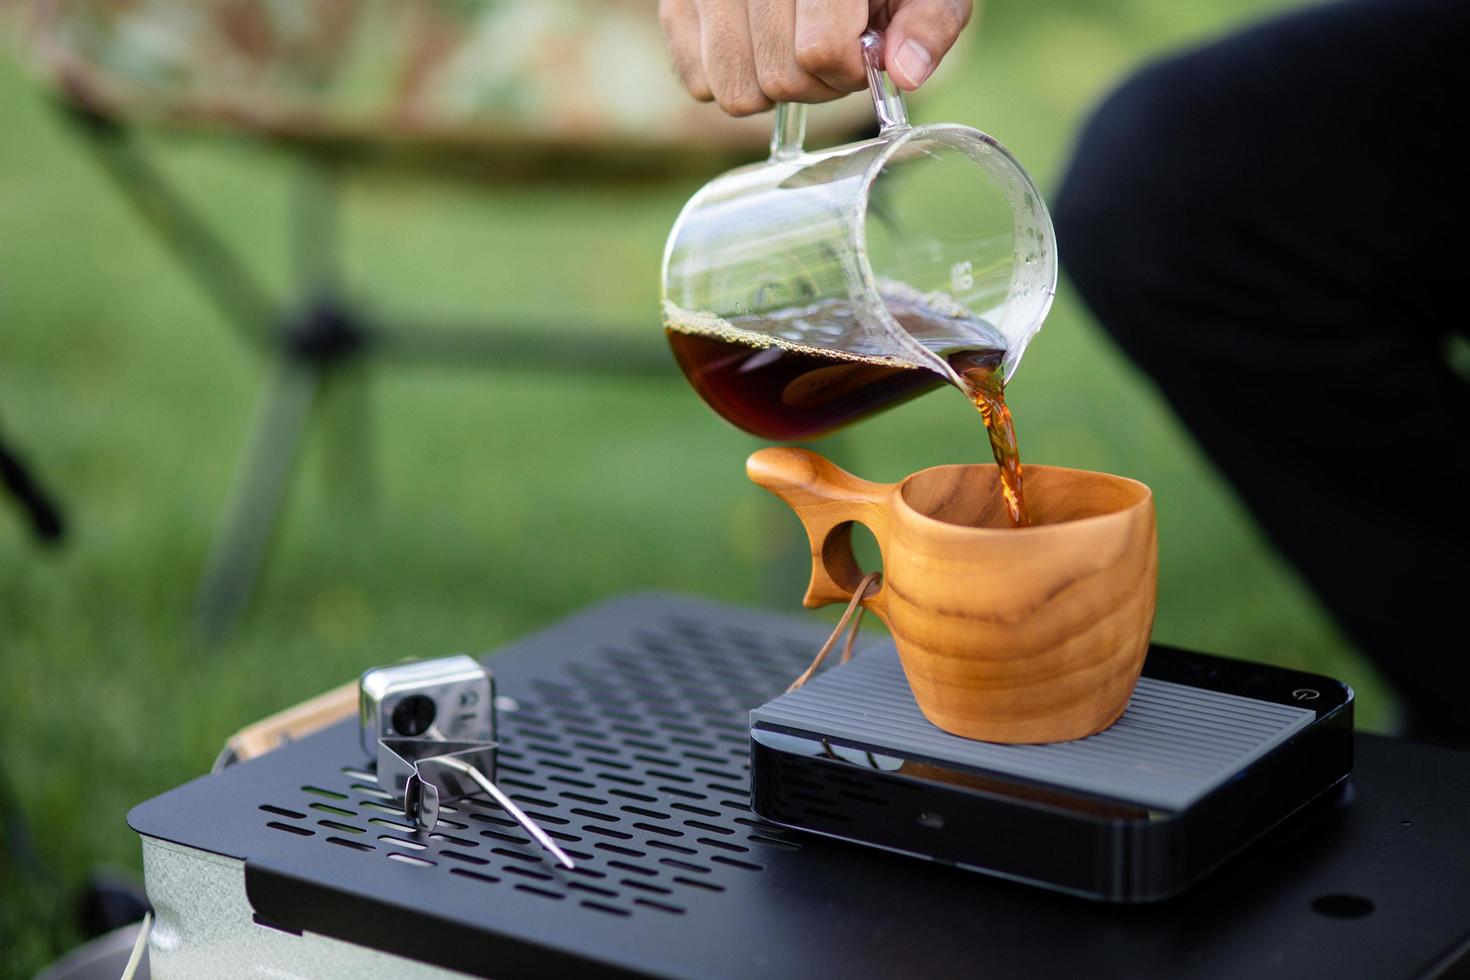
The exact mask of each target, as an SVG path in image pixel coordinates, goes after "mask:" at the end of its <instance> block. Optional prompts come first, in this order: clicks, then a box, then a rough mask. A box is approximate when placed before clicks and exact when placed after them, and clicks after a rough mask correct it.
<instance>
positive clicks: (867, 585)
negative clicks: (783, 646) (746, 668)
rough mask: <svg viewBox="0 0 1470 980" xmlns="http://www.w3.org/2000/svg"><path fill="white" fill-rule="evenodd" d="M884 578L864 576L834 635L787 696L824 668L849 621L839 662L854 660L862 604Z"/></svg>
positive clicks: (794, 682)
mask: <svg viewBox="0 0 1470 980" xmlns="http://www.w3.org/2000/svg"><path fill="white" fill-rule="evenodd" d="M882 578H883V574H882V573H881V572H869V573H868V574H866V575H864V576H863V580H862V581H861V582H859V583H858V587H857V588H856V589H854V590H853V593H852V598H851V599H850V600H848V603H847V609H846V610H844V611H843V613H842V618H841V619H839V620H838V621H837V626H836V628H834V629H833V630H832V635H831V636H829V637H827V642H826V643H823V644H822V649H820V650H818V651H817V655H816V657H814V658H813V659H812V662H811V666H809V667H807V669H806V670H804V671H802V673H801V676H800V677H798V678H797V679H796V680H794V681H792V682H791V686H790V687H788V688H787V689H786V693H787V694H790V693H791V692H792V691H795V690H796V689H797V688H799V687H801V686H802V685H803V684H805V683H806V682H807V681H809V680H811V679H812V675H813V674H815V673H816V672H817V668H818V667H820V666H822V661H823V660H826V659H827V654H829V653H831V652H832V648H833V647H834V646H836V645H837V638H838V637H839V636H841V635H842V633H843V631H844V630H847V624H848V621H849V620H851V621H852V629H851V630H848V632H847V642H846V643H844V644H843V645H842V659H841V660H840V661H838V662H839V663H844V664H845V663H847V662H848V661H849V660H851V659H852V645H853V643H855V642H856V641H857V635H858V629H859V628H860V627H861V626H862V625H863V612H864V609H863V607H862V605H861V603H862V601H863V600H864V599H866V598H867V597H868V594H869V590H870V589H873V587H874V586H877V585H878V584H879V582H880V581H881V580H882ZM875 591H876V590H875ZM854 612H856V614H857V616H856V618H854V616H853V613H854Z"/></svg>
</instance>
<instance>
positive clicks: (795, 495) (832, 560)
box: [745, 447, 893, 618]
mask: <svg viewBox="0 0 1470 980" xmlns="http://www.w3.org/2000/svg"><path fill="white" fill-rule="evenodd" d="M745 474H746V475H747V476H749V477H750V479H751V480H752V481H753V482H755V483H756V484H757V485H759V486H762V487H764V488H765V489H767V490H769V491H771V492H772V493H774V494H775V495H776V496H778V497H780V498H781V499H782V500H784V501H786V503H787V504H788V505H790V507H791V509H792V510H794V511H795V512H796V516H797V517H798V518H800V519H801V523H802V526H803V527H805V528H806V536H807V540H808V542H810V544H811V549H812V580H811V584H810V585H808V586H807V590H806V597H805V598H804V599H803V600H802V604H803V605H805V606H806V607H807V608H809V609H815V608H817V607H818V606H826V605H830V604H831V603H834V602H848V601H849V600H851V599H852V594H853V591H854V590H856V589H857V587H858V583H859V582H861V581H862V578H863V571H862V569H861V568H859V567H858V563H857V559H856V558H854V557H853V554H852V523H853V521H861V522H862V523H863V524H866V525H867V527H868V529H869V530H871V531H872V532H873V536H874V537H876V538H877V539H878V549H879V551H880V552H881V551H883V550H884V548H885V547H886V542H887V539H888V504H887V498H888V496H889V494H890V493H892V492H893V484H891V483H870V482H869V481H867V480H863V479H859V478H858V477H855V476H853V475H852V474H851V473H849V472H847V471H846V470H844V469H842V468H841V467H839V466H836V465H834V464H832V463H830V462H828V461H827V460H825V459H823V458H822V457H821V456H818V455H817V454H816V453H814V452H811V451H810V450H807V449H793V448H789V447H772V448H770V449H761V450H758V451H756V452H754V453H752V454H751V456H750V458H749V459H748V460H746V461H745ZM887 596H888V591H887V589H879V590H878V591H877V592H875V593H874V594H873V595H871V596H869V597H868V598H867V599H865V600H864V601H863V605H864V606H867V607H868V608H869V609H872V610H873V611H874V612H876V613H878V615H879V616H883V615H884V611H885V610H884V603H885V600H886V599H887ZM885 618H886V617H885Z"/></svg>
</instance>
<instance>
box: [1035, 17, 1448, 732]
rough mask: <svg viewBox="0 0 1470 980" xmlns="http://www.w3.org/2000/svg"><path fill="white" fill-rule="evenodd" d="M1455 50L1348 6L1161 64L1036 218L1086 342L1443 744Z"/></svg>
mask: <svg viewBox="0 0 1470 980" xmlns="http://www.w3.org/2000/svg"><path fill="white" fill-rule="evenodd" d="M1467 42H1470V4H1467V3H1463V2H1460V0H1349V2H1340V3H1332V4H1327V5H1324V6H1320V7H1314V8H1309V9H1306V10H1302V11H1299V12H1295V13H1292V14H1289V15H1286V16H1284V17H1281V18H1279V19H1276V20H1274V21H1270V22H1268V23H1264V24H1261V25H1257V26H1255V27H1252V28H1250V29H1248V30H1246V31H1243V32H1241V33H1239V34H1237V35H1234V36H1231V37H1228V38H1226V39H1224V40H1222V41H1219V42H1217V43H1214V44H1211V45H1209V46H1207V47H1204V48H1201V49H1198V50H1194V51H1190V52H1186V53H1184V54H1182V55H1179V56H1177V57H1174V58H1170V59H1167V60H1165V61H1163V62H1160V63H1158V64H1155V65H1153V66H1150V67H1148V68H1146V69H1144V70H1143V71H1142V72H1140V73H1139V74H1137V75H1135V76H1134V77H1133V78H1132V79H1130V80H1129V81H1128V82H1126V83H1125V84H1124V85H1123V86H1121V87H1120V88H1119V89H1118V90H1117V91H1116V92H1115V93H1114V94H1113V95H1112V96H1111V97H1109V98H1108V99H1107V100H1106V101H1105V102H1104V103H1103V105H1102V106H1101V107H1100V108H1099V109H1098V110H1097V111H1096V113H1095V114H1094V116H1093V118H1092V119H1091V121H1090V122H1089V123H1088V125H1087V126H1086V128H1085V129H1084V131H1083V133H1082V136H1081V138H1080V140H1079V143H1078V146H1077V149H1076V153H1075V159H1074V161H1073V163H1072V166H1071V169H1070V172H1069V173H1068V175H1067V177H1066V180H1065V181H1064V185H1063V187H1062V189H1061V192H1060V194H1059V195H1058V197H1057V200H1056V208H1055V217H1056V221H1057V240H1058V246H1059V249H1060V251H1061V255H1062V259H1063V263H1064V265H1065V267H1066V269H1067V271H1068V273H1069V275H1070V277H1071V278H1072V280H1073V282H1074V284H1075V285H1076V287H1077V288H1078V289H1079V290H1080V291H1081V293H1082V296H1083V297H1084V299H1085V300H1086V301H1087V303H1088V304H1089V305H1090V306H1091V308H1092V310H1093V312H1094V313H1095V314H1096V316H1097V318H1098V319H1099V320H1100V322H1101V323H1102V325H1103V326H1104V328H1105V329H1106V330H1107V331H1108V332H1109V333H1110V334H1111V335H1112V336H1113V337H1114V338H1115V339H1116V340H1117V342H1118V343H1119V344H1120V345H1121V346H1122V347H1123V348H1124V349H1125V350H1126V351H1127V352H1128V353H1129V355H1130V356H1132V357H1133V358H1134V359H1135V360H1136V361H1137V363H1138V364H1139V365H1140V366H1141V367H1142V368H1143V369H1144V370H1145V371H1146V372H1147V373H1148V374H1149V375H1150V376H1151V377H1152V378H1153V380H1154V381H1155V383H1156V384H1157V385H1158V386H1159V388H1160V389H1161V391H1162V392H1163V394H1164V395H1165V396H1166V397H1167V398H1168V400H1169V401H1170V403H1171V404H1172V405H1173V406H1174V408H1175V410H1176V411H1177V412H1178V413H1179V415H1180V417H1181V418H1182V419H1183V421H1184V423H1185V424H1186V425H1187V426H1188V428H1189V429H1190V431H1191V432H1192V433H1193V434H1194V435H1195V437H1196V438H1197V439H1198V440H1199V441H1200V443H1201V444H1202V445H1203V447H1204V448H1205V450H1206V452H1207V453H1208V454H1209V456H1210V457H1211V458H1212V459H1213V460H1214V462H1215V463H1216V464H1217V465H1218V466H1219V467H1220V469H1221V470H1222V471H1223V472H1224V474H1225V476H1226V477H1227V479H1228V480H1229V481H1230V482H1231V483H1232V484H1233V485H1234V487H1235V488H1236V489H1237V491H1238V492H1239V493H1240V495H1241V497H1242V498H1243V499H1244V500H1245V502H1246V504H1247V505H1248V506H1249V507H1250V508H1251V510H1252V511H1253V512H1254V514H1255V515H1256V517H1257V518H1258V520H1259V521H1260V522H1261V524H1262V525H1263V526H1264V528H1265V529H1266V531H1267V533H1268V534H1269V535H1270V536H1271V538H1272V539H1273V540H1274V541H1275V543H1276V544H1277V545H1278V546H1279V547H1280V549H1281V550H1282V551H1283V552H1284V553H1285V555H1286V556H1287V557H1288V558H1289V559H1290V560H1291V561H1292V562H1293V563H1294V564H1295V565H1296V566H1297V568H1298V569H1299V570H1300V571H1301V572H1302V574H1303V575H1304V577H1305V578H1306V580H1307V581H1308V582H1309V583H1310V585H1311V586H1312V587H1313V588H1314V589H1315V590H1316V592H1317V593H1318V594H1319V595H1320V596H1321V598H1322V599H1323V601H1324V602H1325V603H1326V605H1327V606H1328V608H1329V609H1330V610H1331V611H1332V612H1333V613H1334V615H1335V616H1336V617H1337V618H1338V620H1339V621H1340V622H1341V624H1342V625H1343V626H1344V628H1345V629H1346V630H1347V631H1348V633H1349V634H1350V635H1351V636H1352V637H1353V638H1354V640H1355V641H1356V642H1357V643H1358V644H1359V645H1360V646H1361V647H1362V648H1363V649H1364V650H1365V651H1366V652H1367V653H1368V654H1369V655H1370V656H1371V657H1372V658H1373V659H1374V660H1375V662H1376V663H1377V664H1378V665H1379V667H1380V668H1381V669H1382V671H1383V672H1384V674H1385V675H1386V676H1387V677H1388V678H1389V679H1390V680H1391V681H1392V682H1393V683H1394V684H1395V685H1396V686H1397V688H1398V689H1399V691H1400V692H1401V694H1402V696H1403V698H1404V700H1405V702H1406V704H1407V706H1408V708H1409V709H1410V711H1411V714H1412V717H1413V720H1414V722H1415V723H1416V724H1417V725H1418V726H1421V727H1422V728H1423V729H1424V730H1426V731H1428V732H1431V733H1435V734H1439V735H1442V736H1445V737H1459V738H1467V737H1470V715H1467V712H1466V711H1465V710H1464V709H1463V708H1461V707H1460V705H1461V704H1462V703H1463V698H1464V692H1465V691H1466V690H1467V689H1470V640H1467V636H1470V629H1467V627H1466V624H1465V620H1464V617H1463V616H1462V613H1461V609H1462V604H1463V603H1464V602H1465V599H1466V593H1467V588H1466V586H1467V584H1470V575H1467V573H1466V571H1465V562H1466V560H1467V552H1470V520H1467V511H1470V386H1467V383H1466V381H1465V379H1464V378H1461V377H1459V376H1458V375H1457V374H1455V373H1454V371H1452V370H1451V368H1450V367H1449V365H1448V362H1447V359H1446V344H1447V341H1448V338H1449V336H1450V335H1451V334H1452V333H1456V332H1458V333H1461V334H1464V332H1465V331H1466V326H1467V323H1466V319H1465V316H1464V314H1463V313H1461V312H1460V311H1459V309H1458V307H1459V305H1460V298H1461V294H1462V293H1463V291H1464V290H1465V288H1466V279H1467V277H1466V263H1467V262H1470V249H1467V247H1466V245H1465V244H1464V239H1465V232H1464V230H1463V225H1464V222H1465V221H1466V219H1467V213H1466V207H1465V201H1466V193H1465V190H1464V186H1465V184H1466V182H1467V180H1470V177H1467V176H1466V174H1467V167H1466V166H1465V164H1464V163H1463V162H1462V161H1461V158H1460V157H1459V156H1457V147H1458V146H1459V145H1461V144H1463V143H1464V142H1465V140H1466V138H1467V137H1470V125H1467V119H1470V113H1467V112H1466V110H1465V108H1464V106H1463V102H1464V100H1465V97H1466V95H1467V94H1470V72H1467V70H1466V66H1467V64H1470V48H1467ZM1229 574H1230V570H1229V569H1221V570H1220V575H1221V576H1222V577H1225V576H1228V575H1229ZM1240 652H1242V653H1245V652H1248V651H1240Z"/></svg>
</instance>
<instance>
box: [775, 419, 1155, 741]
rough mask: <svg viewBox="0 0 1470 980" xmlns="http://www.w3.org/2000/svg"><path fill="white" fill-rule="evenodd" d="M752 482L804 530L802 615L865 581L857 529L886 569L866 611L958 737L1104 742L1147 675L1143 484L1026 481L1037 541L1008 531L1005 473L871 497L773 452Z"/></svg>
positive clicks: (942, 723) (920, 694) (917, 482)
mask: <svg viewBox="0 0 1470 980" xmlns="http://www.w3.org/2000/svg"><path fill="white" fill-rule="evenodd" d="M746 471H747V473H748V474H749V475H750V478H751V479H752V480H754V481H755V482H756V483H757V484H759V485H760V486H762V487H764V488H766V489H767V490H770V491H771V492H772V493H775V494H776V495H777V496H779V497H781V498H782V499H783V500H785V501H786V502H787V503H788V504H789V505H790V506H791V507H792V509H793V510H795V511H796V513H797V516H798V517H800V518H801V521H802V524H803V525H804V526H805V527H806V532H807V538H808V540H809V542H810V544H811V552H812V580H811V584H810V586H809V587H808V589H807V594H806V598H805V604H806V605H807V606H811V607H815V606H823V605H827V604H828V603H832V602H847V601H848V599H849V598H850V597H851V595H852V590H853V589H854V588H855V587H856V586H857V583H858V580H859V579H860V578H861V577H862V570H861V569H860V568H859V567H858V565H857V562H856V561H855V560H854V558H853V556H852V547H851V541H850V534H851V530H852V524H853V522H860V523H862V524H864V525H866V526H867V527H868V528H869V529H870V530H871V531H872V532H873V536H874V537H875V538H876V539H877V540H878V546H879V549H880V551H881V552H882V555H883V584H882V588H881V589H879V590H878V591H877V592H876V593H875V594H874V595H872V596H870V597H869V598H868V599H866V600H865V601H864V603H863V604H864V606H866V607H867V608H869V609H871V610H872V611H873V612H875V613H877V614H878V616H879V617H880V618H882V619H883V621H884V622H885V623H886V624H887V625H888V628H889V630H890V631H891V632H892V633H893V637H894V640H895V642H896V643H897V645H898V651H899V657H900V659H901V660H902V662H903V668H904V673H905V674H906V675H907V677H908V681H909V685H910V687H912V688H913V692H914V697H915V699H916V700H917V701H918V703H919V707H920V708H921V709H922V710H923V712H924V714H925V716H926V717H928V719H929V720H930V721H932V722H933V723H934V724H936V725H938V726H939V727H940V728H943V729H944V730H945V731H948V732H952V733H953V734H956V735H962V736H965V737H967V738H977V739H984V740H986V741H991V742H1014V743H1034V742H1056V741H1064V740H1069V739H1075V738H1082V737H1084V736H1086V735H1091V734H1094V733H1096V732H1099V731H1102V730H1103V729H1104V728H1107V727H1108V726H1109V725H1111V724H1112V723H1113V722H1114V721H1116V720H1117V718H1118V716H1119V715H1121V714H1122V713H1123V709H1124V708H1125V707H1126V706H1127V704H1128V698H1129V697H1130V696H1131V695H1132V693H1133V687H1134V685H1135V684H1136V683H1137V682H1138V675H1139V672H1140V671H1141V670H1142V669H1143V659H1144V655H1145V653H1146V652H1147V650H1148V640H1149V634H1150V632H1151V630H1152V628H1153V618H1154V602H1155V596H1156V593H1157V587H1158V535H1157V530H1156V527H1155V521H1154V506H1153V495H1152V493H1151V492H1150V491H1149V489H1148V487H1146V486H1144V485H1143V484H1141V483H1138V482H1136V481H1134V480H1129V479H1126V478H1123V477H1117V476H1109V475H1107V474H1103V473H1089V472H1086V471H1083V470H1069V469H1063V468H1060V467H1053V466H1028V467H1026V497H1027V501H1028V503H1029V504H1030V507H1031V519H1032V526H1031V527H1029V528H1021V529H1013V528H1011V527H1010V526H1009V521H1008V519H1007V516H1006V509H1005V505H1004V502H1003V501H1002V500H1001V497H1000V480H999V475H998V472H997V470H996V468H995V467H994V466H991V465H977V466H939V467H935V468H933V469H928V470H922V471H920V472H918V473H915V474H914V475H912V476H910V477H909V478H908V479H906V480H904V481H902V482H901V483H896V484H879V483H870V482H868V481H866V480H860V479H858V478H857V477H855V476H852V475H851V474H849V473H846V472H844V471H843V470H841V469H839V468H838V467H836V466H834V465H833V464H831V463H830V462H828V461H827V460H825V459H823V458H822V457H820V456H818V455H816V454H815V453H812V452H809V451H807V450H802V449H790V448H772V449H763V450H760V451H759V452H757V453H755V454H754V455H752V456H751V457H750V460H749V461H748V463H747V465H746Z"/></svg>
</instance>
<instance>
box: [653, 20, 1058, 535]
mask: <svg viewBox="0 0 1470 980" xmlns="http://www.w3.org/2000/svg"><path fill="white" fill-rule="evenodd" d="M862 44H863V55H864V59H865V62H866V64H867V66H868V78H869V85H870V91H871V95H872V99H873V104H874V109H875V112H876V114H877V117H878V121H879V123H880V125H881V131H880V134H879V136H878V137H877V138H876V139H872V140H866V141H863V142H860V143H854V144H849V145H846V146H840V147H834V148H831V149H827V150H821V151H809V150H807V149H805V148H804V146H803V136H804V129H805V112H806V109H805V107H804V106H798V105H782V106H778V107H777V113H776V122H775V132H774V135H773V138H772V142H771V156H770V158H769V159H768V160H767V161H765V162H764V163H760V164H755V165H752V166H749V167H743V168H739V169H737V170H734V171H731V172H730V173H727V174H725V175H723V176H721V177H719V178H716V179H715V180H714V181H711V182H710V183H709V184H708V185H706V186H705V187H704V188H703V189H702V190H701V191H699V192H698V193H697V194H696V195H695V196H694V197H693V198H691V199H690V201H689V203H688V204H687V205H686V206H685V208H684V210H683V212H682V213H681V214H680V216H679V220H678V221H677V222H676V224H675V226H674V229H673V231H672V232H671V234H670V237H669V243H668V247H667V249H666V252H665V257H664V277H663V284H664V305H663V318H664V328H665V332H666V334H667V336H668V339H669V343H670V345H671V347H672V348H673V352H674V355H675V358H676V359H677V360H678V362H679V365H680V367H681V368H682V369H683V371H684V373H685V376H686V377H687V378H688V379H689V381H690V383H691V385H692V386H693V387H694V389H695V390H696V391H697V392H698V393H699V394H700V396H701V397H702V398H703V399H704V400H705V401H706V402H707V403H708V404H709V405H710V407H712V408H713V409H714V410H715V411H716V412H718V413H719V414H720V415H722V416H724V417H725V418H726V419H727V420H728V421H730V422H732V423H733V424H735V425H736V426H738V427H740V428H742V429H744V430H746V431H748V432H751V433H753V434H755V435H758V436H761V437H762V438H767V439H772V440H777V441H788V442H789V441H804V440H808V439H812V438H815V437H818V436H821V435H824V434H826V433H829V432H832V431H834V430H837V429H840V428H843V427H845V426H847V425H850V424H852V423H854V422H856V421H858V420H860V419H862V418H865V417H867V416H869V415H871V414H873V413H875V412H879V411H882V410H883V409H886V408H890V407H892V406H894V405H898V404H901V403H902V402H905V401H907V400H909V399H911V398H914V397H917V396H918V395H921V394H923V393H925V392H928V391H931V390H934V389H935V388H939V387H943V386H944V385H945V384H946V382H947V383H948V384H949V385H951V386H953V387H955V388H957V389H958V390H959V391H961V392H962V393H964V395H965V396H966V398H967V399H968V400H969V401H970V402H971V404H972V405H974V407H975V408H976V409H978V410H979V412H980V414H981V416H982V418H983V419H984V422H985V425H986V429H987V431H988V434H989V441H990V443H991V447H992V450H993V452H994V456H995V459H996V463H997V465H998V466H999V468H1000V472H1001V476H1002V484H1001V493H1002V495H1003V497H1004V499H1005V502H1006V506H1007V510H1008V511H1009V513H1010V515H1011V520H1012V523H1013V525H1014V526H1017V527H1022V526H1026V525H1027V523H1028V519H1027V513H1026V508H1025V501H1024V497H1023V491H1022V469H1021V463H1020V455H1019V452H1018V448H1017V442H1016V434H1015V426H1014V423H1013V421H1012V418H1011V413H1010V410H1009V408H1008V407H1007V406H1006V403H1005V385H1006V382H1007V381H1008V380H1009V379H1010V377H1011V376H1012V375H1013V374H1014V372H1015V369H1016V366H1017V365H1018V364H1019V363H1020V359H1021V355H1022V354H1023V353H1024V351H1025V348H1026V346H1027V344H1028V343H1029V342H1030V339H1031V337H1032V336H1034V335H1035V333H1036V331H1037V330H1038V329H1039V328H1040V326H1041V323H1042V320H1043V319H1044V318H1045V316H1046V311H1047V309H1048V308H1049V307H1050V304H1051V298H1052V295H1053V293H1054V291H1055V285H1056V255H1055V249H1054V247H1053V244H1052V229H1051V220H1050V217H1049V216H1048V214H1047V211H1046V207H1045V204H1044V203H1043V202H1042V199H1041V195H1040V192H1039V191H1038V190H1037V189H1036V186H1035V184H1034V183H1033V182H1032V181H1031V179H1030V177H1029V176H1028V175H1027V174H1026V172H1025V170H1024V169H1022V168H1021V166H1020V164H1019V163H1018V162H1017V161H1016V160H1015V158H1014V157H1012V156H1011V155H1010V154H1009V153H1008V152H1007V151H1006V150H1005V149H1004V148H1003V147H1002V146H1001V145H1000V144H999V143H997V142H996V141H995V140H994V139H992V138H991V137H989V136H987V135H985V134H984V133H981V132H979V131H978V130H974V129H971V128H969V127H965V126H956V125H923V126H912V125H910V124H909V122H908V117H907V112H906V110H905V107H904V103H903V98H902V95H901V93H899V92H898V91H897V89H895V88H894V87H893V85H892V83H891V82H890V81H889V80H888V79H887V77H886V76H885V75H884V73H883V71H882V65H881V61H880V58H881V55H880V52H881V49H882V42H881V37H880V35H878V33H877V32H873V31H870V32H868V33H867V34H865V35H864V36H863V42H862Z"/></svg>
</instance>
